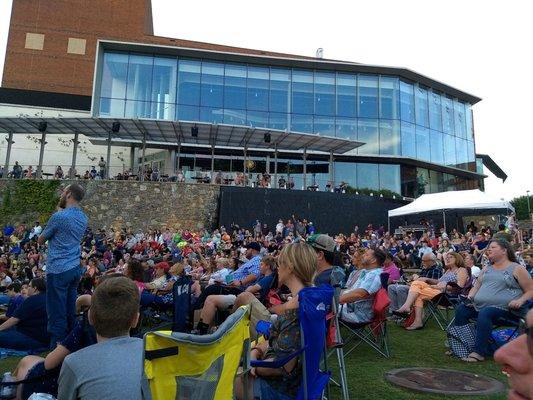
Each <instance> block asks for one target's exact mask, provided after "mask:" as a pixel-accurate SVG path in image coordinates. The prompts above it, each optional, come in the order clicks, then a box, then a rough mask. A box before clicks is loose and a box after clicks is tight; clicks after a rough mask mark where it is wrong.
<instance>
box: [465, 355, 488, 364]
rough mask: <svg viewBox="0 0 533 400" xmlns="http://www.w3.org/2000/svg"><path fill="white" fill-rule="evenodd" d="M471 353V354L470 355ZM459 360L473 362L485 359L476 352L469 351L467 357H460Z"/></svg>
mask: <svg viewBox="0 0 533 400" xmlns="http://www.w3.org/2000/svg"><path fill="white" fill-rule="evenodd" d="M472 354H473V355H472ZM461 361H464V362H469V363H474V362H481V361H485V358H484V357H482V356H480V355H479V354H477V353H471V354H470V355H469V356H468V357H464V358H461Z"/></svg>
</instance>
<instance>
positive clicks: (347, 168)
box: [334, 161, 358, 188]
mask: <svg viewBox="0 0 533 400" xmlns="http://www.w3.org/2000/svg"><path fill="white" fill-rule="evenodd" d="M334 171H335V182H336V183H337V184H340V183H341V182H346V183H347V184H348V185H350V186H351V187H353V188H357V187H358V186H357V181H356V178H357V164H356V163H350V162H338V161H335V163H334Z"/></svg>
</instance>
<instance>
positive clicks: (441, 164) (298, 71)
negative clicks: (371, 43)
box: [92, 42, 482, 197]
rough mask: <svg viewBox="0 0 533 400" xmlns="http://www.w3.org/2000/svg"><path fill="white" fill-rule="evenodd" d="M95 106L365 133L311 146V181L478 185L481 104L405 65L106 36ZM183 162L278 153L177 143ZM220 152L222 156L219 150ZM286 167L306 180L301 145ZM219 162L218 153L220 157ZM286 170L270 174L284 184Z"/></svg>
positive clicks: (255, 161)
mask: <svg viewBox="0 0 533 400" xmlns="http://www.w3.org/2000/svg"><path fill="white" fill-rule="evenodd" d="M95 77H96V79H95V85H94V95H93V107H92V108H93V110H92V112H93V115H94V116H99V117H110V118H132V119H136V118H142V119H152V120H170V121H189V122H190V121H193V122H194V121H198V122H203V123H209V124H225V125H231V126H246V127H251V128H265V129H272V130H281V131H287V132H289V133H298V132H299V133H308V134H318V135H324V136H328V137H337V138H343V139H349V140H353V141H358V142H362V143H364V145H363V146H361V147H359V148H357V149H356V150H353V151H350V152H348V153H346V154H335V155H333V156H334V162H331V159H330V158H329V154H327V153H324V154H321V152H312V153H308V154H306V165H305V169H306V173H307V176H308V180H307V182H310V183H313V184H316V185H318V186H319V188H320V189H323V187H324V186H325V185H326V183H327V182H328V181H331V180H332V179H331V178H332V177H333V181H334V182H332V184H333V185H336V184H339V183H340V182H345V183H347V184H348V185H350V186H352V187H353V188H359V189H362V188H368V189H372V190H383V189H386V190H390V191H392V192H395V193H398V194H401V195H402V196H406V197H417V196H419V195H421V194H423V193H433V192H440V191H447V190H460V189H473V188H478V187H479V185H480V179H481V176H482V175H480V174H479V173H478V172H477V167H476V156H475V154H476V153H475V142H474V126H473V119H472V105H473V104H474V103H475V102H477V101H479V99H478V98H476V97H474V96H471V95H468V94H466V93H463V92H461V91H459V90H457V89H454V88H451V87H449V86H446V85H444V84H442V83H440V82H438V81H434V80H431V79H429V78H427V77H424V76H422V75H419V74H417V73H414V72H412V71H409V70H405V69H395V68H387V67H373V66H368V65H362V64H353V63H337V62H330V61H327V60H320V59H311V60H303V59H302V60H293V59H280V58H269V57H249V56H246V55H241V54H239V55H236V54H229V53H219V52H213V51H211V52H208V51H199V50H190V49H187V50H184V49H168V48H163V47H161V48H158V47H155V46H150V47H147V46H135V45H130V44H128V45H126V44H124V45H119V44H116V43H114V44H113V45H106V43H105V42H101V43H100V47H99V54H98V57H97V70H96V74H95ZM179 145H180V154H179V156H178V157H177V160H176V165H175V166H173V167H174V168H175V169H181V170H184V171H185V172H186V175H187V177H188V178H189V179H192V178H194V175H195V174H198V173H203V172H206V171H213V169H214V170H215V171H221V172H223V173H224V174H232V173H236V172H238V171H243V169H245V168H246V167H247V168H246V171H247V173H249V174H250V178H253V176H254V174H260V173H264V172H271V171H272V170H273V166H272V162H273V161H272V159H273V156H274V155H273V154H272V152H269V151H262V150H256V151H254V149H250V156H249V158H248V159H247V161H246V162H247V164H249V165H247V166H245V165H244V161H243V158H242V149H238V148H225V147H224V146H223V145H218V144H217V145H215V149H214V153H212V152H211V149H210V148H203V147H201V146H190V145H188V143H186V142H184V143H180V144H179ZM213 154H214V163H212V162H211V158H212V155H213ZM278 157H279V164H278V165H277V172H278V173H279V174H281V175H285V178H286V179H288V178H292V179H293V180H294V182H295V187H296V188H300V187H301V186H302V173H303V170H304V166H303V157H302V154H299V153H297V152H296V153H295V152H294V151H293V152H284V151H283V149H279V154H278ZM213 164H214V165H213ZM276 184H277V182H273V186H274V187H275V186H276Z"/></svg>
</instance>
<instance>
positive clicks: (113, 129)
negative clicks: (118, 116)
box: [111, 122, 120, 133]
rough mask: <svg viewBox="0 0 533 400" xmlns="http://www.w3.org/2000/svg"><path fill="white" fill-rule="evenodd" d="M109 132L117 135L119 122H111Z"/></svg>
mask: <svg viewBox="0 0 533 400" xmlns="http://www.w3.org/2000/svg"><path fill="white" fill-rule="evenodd" d="M111 131H112V132H113V133H118V132H119V131H120V122H113V125H112V126H111Z"/></svg>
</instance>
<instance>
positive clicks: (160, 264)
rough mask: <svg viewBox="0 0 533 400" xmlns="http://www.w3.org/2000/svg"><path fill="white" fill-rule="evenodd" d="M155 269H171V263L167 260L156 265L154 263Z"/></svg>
mask: <svg viewBox="0 0 533 400" xmlns="http://www.w3.org/2000/svg"><path fill="white" fill-rule="evenodd" d="M154 268H155V269H158V268H161V269H163V270H165V271H168V270H169V269H170V265H168V263H167V262H166V261H161V262H158V263H157V264H156V265H154Z"/></svg>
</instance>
